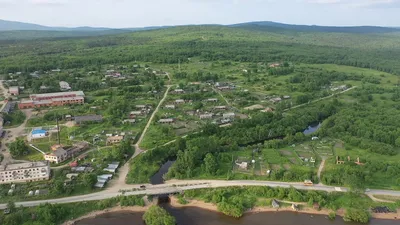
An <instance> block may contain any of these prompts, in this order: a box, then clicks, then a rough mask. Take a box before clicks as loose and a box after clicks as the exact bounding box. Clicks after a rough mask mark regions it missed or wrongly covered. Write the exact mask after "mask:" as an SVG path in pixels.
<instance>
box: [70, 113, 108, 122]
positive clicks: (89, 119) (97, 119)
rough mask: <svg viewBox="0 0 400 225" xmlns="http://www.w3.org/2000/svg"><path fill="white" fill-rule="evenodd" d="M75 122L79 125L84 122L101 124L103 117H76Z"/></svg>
mask: <svg viewBox="0 0 400 225" xmlns="http://www.w3.org/2000/svg"><path fill="white" fill-rule="evenodd" d="M74 120H75V122H76V123H78V124H79V123H84V122H101V121H103V117H102V116H101V115H87V116H75V117H74Z"/></svg>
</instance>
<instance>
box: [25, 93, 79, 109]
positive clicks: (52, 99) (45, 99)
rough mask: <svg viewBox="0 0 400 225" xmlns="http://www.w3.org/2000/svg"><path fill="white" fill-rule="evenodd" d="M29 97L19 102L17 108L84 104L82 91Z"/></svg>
mask: <svg viewBox="0 0 400 225" xmlns="http://www.w3.org/2000/svg"><path fill="white" fill-rule="evenodd" d="M29 97H30V99H26V100H21V102H20V103H19V104H18V108H20V109H29V108H40V107H49V106H63V105H70V104H83V103H85V94H84V93H83V91H71V92H56V93H45V94H32V95H30V96H29Z"/></svg>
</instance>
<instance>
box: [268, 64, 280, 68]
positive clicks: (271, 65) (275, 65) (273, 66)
mask: <svg viewBox="0 0 400 225" xmlns="http://www.w3.org/2000/svg"><path fill="white" fill-rule="evenodd" d="M280 65H281V64H279V63H271V64H269V68H275V67H279V66H280Z"/></svg>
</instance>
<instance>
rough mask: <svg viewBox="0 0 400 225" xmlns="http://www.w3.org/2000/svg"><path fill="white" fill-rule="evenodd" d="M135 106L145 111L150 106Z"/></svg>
mask: <svg viewBox="0 0 400 225" xmlns="http://www.w3.org/2000/svg"><path fill="white" fill-rule="evenodd" d="M135 108H137V109H140V110H143V111H145V110H146V109H147V108H148V107H147V105H135Z"/></svg>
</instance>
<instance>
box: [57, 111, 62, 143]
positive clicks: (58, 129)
mask: <svg viewBox="0 0 400 225" xmlns="http://www.w3.org/2000/svg"><path fill="white" fill-rule="evenodd" d="M56 122H57V136H58V145H61V139H60V127H59V126H58V116H56Z"/></svg>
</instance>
